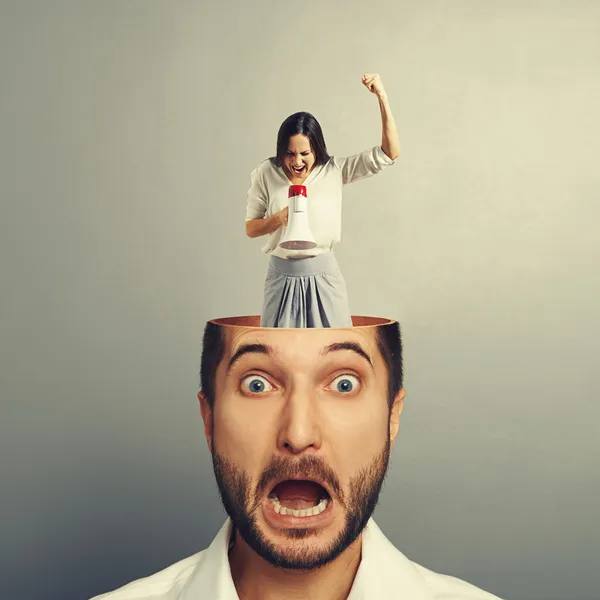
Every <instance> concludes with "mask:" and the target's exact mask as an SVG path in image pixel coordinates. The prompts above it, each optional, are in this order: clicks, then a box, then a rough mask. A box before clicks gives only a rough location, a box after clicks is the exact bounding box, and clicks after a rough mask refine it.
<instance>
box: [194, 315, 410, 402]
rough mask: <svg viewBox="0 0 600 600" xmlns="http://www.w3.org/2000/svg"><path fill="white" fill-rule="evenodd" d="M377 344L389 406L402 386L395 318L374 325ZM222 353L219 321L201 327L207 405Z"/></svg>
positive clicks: (202, 380) (212, 398) (202, 382)
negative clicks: (382, 365)
mask: <svg viewBox="0 0 600 600" xmlns="http://www.w3.org/2000/svg"><path fill="white" fill-rule="evenodd" d="M376 336H377V346H378V348H379V351H380V352H381V355H382V356H383V360H384V361H385V365H386V367H387V375H388V406H389V408H390V410H391V408H392V404H393V403H394V398H395V397H396V395H397V394H398V392H399V391H400V390H401V389H402V386H403V374H404V372H403V364H402V337H401V333H400V325H399V324H398V323H397V322H396V321H392V322H390V323H386V324H385V325H377V331H376ZM224 356H225V329H224V327H223V326H222V325H219V324H217V323H211V322H210V321H209V322H208V323H207V324H206V327H205V328H204V340H203V343H202V359H201V363H200V389H201V390H202V393H203V394H204V395H205V396H206V399H207V400H208V403H209V405H210V406H211V407H212V406H214V403H215V379H216V375H217V368H218V366H219V364H220V363H221V361H222V360H223V358H224Z"/></svg>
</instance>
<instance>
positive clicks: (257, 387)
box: [242, 375, 275, 394]
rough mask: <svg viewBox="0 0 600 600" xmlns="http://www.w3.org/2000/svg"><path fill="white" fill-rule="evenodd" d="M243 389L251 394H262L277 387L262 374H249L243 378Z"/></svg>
mask: <svg viewBox="0 0 600 600" xmlns="http://www.w3.org/2000/svg"><path fill="white" fill-rule="evenodd" d="M242 389H243V390H244V391H246V392H249V393H250V394H262V393H263V392H271V391H273V390H274V389H275V388H274V387H273V386H272V385H271V384H270V383H269V382H268V381H267V380H266V379H265V378H264V377H261V376H260V375H248V377H244V379H242Z"/></svg>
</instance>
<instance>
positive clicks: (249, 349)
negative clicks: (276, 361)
mask: <svg viewBox="0 0 600 600" xmlns="http://www.w3.org/2000/svg"><path fill="white" fill-rule="evenodd" d="M244 354H267V355H271V354H273V348H271V347H270V346H267V345H265V344H243V345H241V346H240V347H239V348H238V349H237V350H236V351H235V353H234V354H233V356H232V357H231V358H230V359H229V362H228V363H227V370H226V373H229V371H230V370H231V367H233V365H234V364H235V363H236V362H237V361H238V360H239V359H240V358H242V356H244Z"/></svg>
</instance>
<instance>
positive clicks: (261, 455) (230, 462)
mask: <svg viewBox="0 0 600 600" xmlns="http://www.w3.org/2000/svg"><path fill="white" fill-rule="evenodd" d="M201 387H202V392H200V393H199V394H198V397H199V399H200V403H201V409H202V417H203V420H204V428H205V434H206V438H207V441H208V445H209V449H210V451H211V454H212V458H213V467H214V471H215V476H216V479H217V484H218V486H219V491H220V494H221V498H222V501H223V504H224V506H225V509H226V511H227V513H228V515H229V516H230V518H231V519H232V521H233V523H234V525H235V526H236V528H237V530H238V531H239V533H240V535H241V537H242V539H243V540H244V541H245V542H246V544H248V546H250V547H251V548H252V549H253V550H254V551H255V552H257V553H258V554H259V555H260V556H262V557H263V558H264V559H265V560H267V561H269V562H270V563H271V564H273V565H276V566H280V567H283V568H288V569H302V570H310V569H314V568H317V567H319V566H322V565H324V564H326V563H328V562H330V561H331V560H333V559H334V558H336V557H337V556H338V555H339V554H340V553H341V552H343V551H344V550H345V549H346V548H347V547H348V546H349V545H350V544H352V542H354V541H355V540H356V538H357V537H358V536H359V535H360V533H361V531H362V530H363V528H364V526H365V525H366V523H367V521H368V519H369V517H370V516H371V514H372V512H373V510H374V508H375V506H376V504H377V501H378V498H379V492H380V490H381V486H382V483H383V480H384V477H385V474H386V471H387V466H388V462H389V453H390V449H391V447H392V446H393V443H394V440H395V438H396V435H397V433H398V427H399V423H400V413H401V411H402V403H403V399H404V390H403V387H402V347H401V340H400V330H399V327H398V324H397V323H395V322H387V323H386V324H378V325H376V326H370V327H353V328H346V329H269V328H260V327H243V326H237V327H231V326H223V325H221V324H217V323H208V324H207V326H206V329H205V335H204V347H203V352H202V365H201Z"/></svg>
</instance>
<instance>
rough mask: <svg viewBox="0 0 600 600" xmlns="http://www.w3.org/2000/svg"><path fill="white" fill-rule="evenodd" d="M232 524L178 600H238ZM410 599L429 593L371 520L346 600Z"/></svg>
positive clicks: (205, 555)
mask: <svg viewBox="0 0 600 600" xmlns="http://www.w3.org/2000/svg"><path fill="white" fill-rule="evenodd" d="M231 530H232V523H231V520H229V519H228V520H227V521H226V522H225V524H224V525H223V527H221V530H220V531H219V533H218V534H217V535H216V537H215V538H214V540H213V541H212V543H211V544H210V546H209V547H208V548H207V549H206V551H205V552H203V553H202V557H201V559H200V561H199V562H198V564H197V565H196V567H195V569H194V572H193V574H192V575H191V577H190V578H189V579H188V581H187V583H186V585H185V586H184V588H183V589H182V591H181V593H180V595H179V598H178V600H197V599H198V598H204V597H206V593H207V592H209V591H210V594H211V595H210V597H211V598H214V599H215V600H239V597H238V595H237V592H236V589H235V585H234V583H233V579H232V577H231V570H230V568H229V558H228V550H229V539H230V536H231ZM392 592H393V593H394V595H396V594H397V595H398V597H400V598H410V600H431V599H432V597H433V596H432V593H431V589H430V588H429V586H427V585H426V583H425V581H424V580H423V578H422V577H421V576H420V574H419V572H418V571H417V568H416V566H415V565H414V564H413V563H412V562H411V561H410V560H409V559H408V558H406V557H405V556H404V555H403V554H402V553H401V552H400V551H399V550H398V549H397V548H395V547H394V546H393V545H392V544H391V542H390V541H389V540H388V539H387V538H386V537H385V535H384V534H383V532H382V531H381V529H379V527H378V526H377V524H376V523H375V521H373V519H370V520H369V522H368V524H367V526H366V528H365V529H364V531H363V537H362V558H361V563H360V566H359V568H358V571H357V573H356V577H355V578H354V583H353V585H352V590H351V592H350V595H349V597H348V600H381V599H382V598H389V597H390V593H392Z"/></svg>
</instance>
